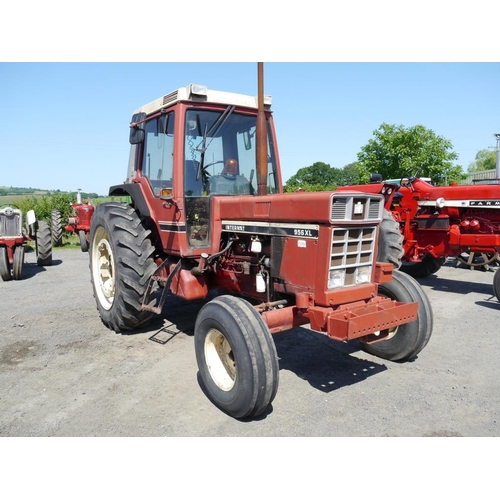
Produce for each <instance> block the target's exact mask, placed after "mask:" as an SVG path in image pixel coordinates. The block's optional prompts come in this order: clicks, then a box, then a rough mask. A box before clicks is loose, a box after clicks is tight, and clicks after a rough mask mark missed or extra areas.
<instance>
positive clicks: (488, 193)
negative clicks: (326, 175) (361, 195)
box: [338, 174, 500, 300]
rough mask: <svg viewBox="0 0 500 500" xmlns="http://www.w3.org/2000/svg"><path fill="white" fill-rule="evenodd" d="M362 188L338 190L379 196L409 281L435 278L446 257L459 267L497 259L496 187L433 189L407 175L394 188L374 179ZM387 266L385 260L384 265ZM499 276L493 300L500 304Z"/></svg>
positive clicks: (499, 196)
mask: <svg viewBox="0 0 500 500" xmlns="http://www.w3.org/2000/svg"><path fill="white" fill-rule="evenodd" d="M372 180H373V182H372V183H370V184H367V185H364V186H345V187H339V188H338V190H339V191H349V190H352V189H356V190H361V191H363V192H366V193H380V194H382V195H383V196H384V198H385V209H386V211H387V212H388V213H390V214H391V215H392V217H393V218H394V220H395V221H396V222H397V224H398V226H399V229H400V232H401V234H402V236H403V249H404V251H403V254H402V256H401V270H402V271H404V272H405V273H408V274H410V275H411V276H413V277H415V278H423V277H425V276H428V275H429V274H432V273H435V272H437V271H438V270H439V268H440V267H441V266H442V265H443V263H444V262H445V261H446V258H447V257H456V258H457V259H458V260H459V261H461V262H463V263H464V264H466V265H468V266H470V267H475V266H488V265H495V264H496V262H497V261H498V255H499V253H500V185H499V184H478V185H472V186H471V185H451V186H433V185H432V184H430V183H429V182H427V181H424V180H423V179H421V178H419V177H418V175H413V176H409V177H405V178H403V179H401V181H400V183H391V182H383V181H382V180H381V179H380V177H379V176H377V174H375V175H374V176H373V177H372ZM389 261H390V260H389ZM499 270H500V269H497V271H496V272H495V277H494V282H495V283H496V286H495V287H494V289H495V295H496V297H497V298H498V300H500V293H499V290H500V286H499V285H498V283H499V280H500V274H499Z"/></svg>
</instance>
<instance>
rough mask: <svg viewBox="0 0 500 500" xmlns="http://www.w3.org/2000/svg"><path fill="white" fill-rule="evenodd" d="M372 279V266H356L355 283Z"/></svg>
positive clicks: (358, 283) (367, 281)
mask: <svg viewBox="0 0 500 500" xmlns="http://www.w3.org/2000/svg"><path fill="white" fill-rule="evenodd" d="M371 280H372V266H364V267H358V269H356V285H360V284H361V283H370V282H371Z"/></svg>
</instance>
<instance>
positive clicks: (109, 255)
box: [89, 202, 157, 332]
mask: <svg viewBox="0 0 500 500" xmlns="http://www.w3.org/2000/svg"><path fill="white" fill-rule="evenodd" d="M149 235H150V231H149V230H146V228H145V227H144V226H143V224H142V221H141V219H140V218H139V216H138V214H137V213H136V211H135V210H134V209H133V208H132V207H131V206H130V205H128V204H126V203H118V202H111V203H102V204H101V205H99V206H98V207H97V208H96V211H95V212H94V215H93V216H92V222H91V228H90V252H89V265H90V278H91V282H92V286H93V290H94V298H95V300H96V304H97V309H98V311H99V314H100V316H101V320H102V322H103V323H104V324H105V325H106V326H107V327H108V328H109V329H111V330H114V331H115V332H121V331H123V330H134V329H136V328H139V327H141V326H143V325H145V324H146V323H147V322H148V321H149V320H150V319H151V317H152V316H153V312H152V311H150V310H148V309H143V308H142V304H143V298H144V302H145V304H146V305H153V303H154V301H155V300H156V299H155V296H154V295H155V293H154V291H153V289H152V288H151V289H150V290H149V292H148V296H147V297H144V296H145V294H146V291H147V290H148V287H147V285H148V283H149V279H150V278H151V276H152V274H153V273H154V272H155V270H156V267H157V266H156V264H155V261H154V252H155V247H154V246H153V245H152V243H151V240H150V239H149Z"/></svg>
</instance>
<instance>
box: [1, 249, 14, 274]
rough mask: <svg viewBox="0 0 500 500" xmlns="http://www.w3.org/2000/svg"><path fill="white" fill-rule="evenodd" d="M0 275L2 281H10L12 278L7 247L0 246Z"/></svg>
mask: <svg viewBox="0 0 500 500" xmlns="http://www.w3.org/2000/svg"><path fill="white" fill-rule="evenodd" d="M0 276H1V277H2V280H3V281H10V280H11V279H12V274H11V272H10V262H9V254H8V253H7V247H0Z"/></svg>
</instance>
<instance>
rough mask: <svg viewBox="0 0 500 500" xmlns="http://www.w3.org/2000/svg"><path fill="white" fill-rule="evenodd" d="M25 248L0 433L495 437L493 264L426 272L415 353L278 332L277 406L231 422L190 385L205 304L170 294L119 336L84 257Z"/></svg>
mask: <svg viewBox="0 0 500 500" xmlns="http://www.w3.org/2000/svg"><path fill="white" fill-rule="evenodd" d="M53 256H54V264H53V266H51V267H47V268H41V267H38V266H36V264H35V262H36V259H35V255H34V253H29V254H26V257H25V261H26V263H25V268H24V278H23V279H22V280H21V281H10V282H0V292H1V297H2V300H1V303H0V307H1V317H2V321H1V326H0V409H1V414H0V436H1V437H45V436H47V437H48V436H67V437H77V436H101V437H106V436H110V437H111V436H116V437H134V436H143V437H149V436H151V437H157V436H171V437H174V436H175V437H188V436H192V437H204V436H213V437H254V436H259V437H299V436H307V437H340V436H345V437H353V436H359V437H372V436H373V437H376V436H380V437H384V436H396V437H425V436H429V437H445V436H452V437H453V436H457V437H458V436H466V437H497V436H498V435H499V434H500V382H499V380H500V364H499V362H498V360H499V359H500V344H499V343H497V342H496V340H497V339H498V335H499V333H500V331H499V328H498V324H499V321H498V320H499V315H500V303H499V302H498V300H497V299H496V298H495V297H494V296H493V295H492V294H493V291H492V281H493V270H489V271H479V270H469V269H465V268H463V267H457V266H456V264H455V262H454V261H452V260H450V261H448V263H447V264H446V265H445V266H443V267H442V268H441V269H440V270H439V271H438V273H437V274H435V275H432V276H430V277H429V278H426V279H422V280H420V283H421V284H422V286H423V288H424V290H425V291H426V293H427V294H428V296H429V298H430V300H431V302H432V305H433V309H434V330H433V336H432V337H431V340H430V342H429V344H428V345H427V347H426V348H425V349H424V350H423V351H422V352H421V353H420V355H419V356H418V358H417V359H416V360H414V361H412V362H408V363H403V364H399V363H391V362H386V361H384V360H381V359H378V358H376V357H373V356H370V355H369V354H366V353H364V352H362V351H360V350H359V349H358V348H357V345H356V343H352V344H351V343H348V344H343V343H338V342H334V341H331V340H329V339H328V338H326V337H325V336H324V335H321V334H318V333H316V332H313V331H311V330H309V329H308V328H304V327H301V328H295V329H293V330H292V331H289V332H285V333H280V334H277V335H275V336H274V339H275V342H276V346H277V351H278V355H279V364H280V385H279V389H278V394H277V396H276V398H275V400H274V401H273V404H272V407H271V408H270V409H269V411H268V412H267V413H265V414H264V415H261V416H260V417H259V418H257V419H255V420H251V421H238V420H235V419H233V418H231V417H229V416H227V415H225V414H224V413H222V412H221V411H220V410H218V409H217V408H216V407H215V406H213V405H212V403H211V402H210V401H209V400H208V399H207V398H206V397H205V395H204V394H203V392H202V390H201V389H200V386H199V384H198V381H197V371H198V370H197V365H196V359H195V353H194V345H193V326H194V320H195V317H196V312H197V311H198V310H199V308H200V307H201V305H202V304H203V303H202V302H196V303H186V302H183V301H180V300H179V299H176V298H170V299H169V300H168V301H167V304H166V305H165V308H164V313H163V314H162V316H158V318H156V319H155V320H154V322H152V323H151V324H150V325H149V326H148V328H146V329H144V330H142V331H140V332H137V333H134V334H127V335H122V334H115V333H113V332H111V331H110V330H108V329H107V328H105V327H104V325H103V324H102V323H101V321H100V319H99V316H98V314H97V309H96V306H95V302H94V298H93V296H92V288H91V284H90V277H89V269H88V254H86V253H82V252H81V251H80V250H79V249H77V250H66V249H64V250H63V249H55V250H54V252H53Z"/></svg>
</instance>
